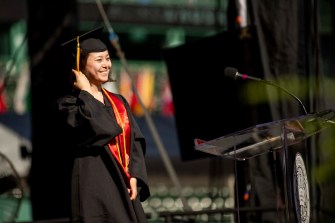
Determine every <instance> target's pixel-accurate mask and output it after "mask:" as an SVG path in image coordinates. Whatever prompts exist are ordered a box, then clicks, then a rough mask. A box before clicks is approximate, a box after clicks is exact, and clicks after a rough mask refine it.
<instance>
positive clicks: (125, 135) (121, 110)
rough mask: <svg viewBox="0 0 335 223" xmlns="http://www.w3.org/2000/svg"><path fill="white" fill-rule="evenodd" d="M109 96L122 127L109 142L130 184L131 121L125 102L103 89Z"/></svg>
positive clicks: (126, 180)
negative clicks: (120, 131) (119, 132)
mask: <svg viewBox="0 0 335 223" xmlns="http://www.w3.org/2000/svg"><path fill="white" fill-rule="evenodd" d="M102 90H103V92H104V93H105V95H106V96H107V98H108V101H109V102H110V103H111V105H112V107H113V111H114V114H115V117H116V120H117V123H118V124H119V125H120V126H121V128H122V133H121V134H120V135H118V136H116V137H115V138H114V140H112V141H111V142H110V143H109V144H108V147H109V150H110V151H111V153H112V154H113V156H114V157H115V159H116V160H117V161H118V163H119V164H120V166H121V168H122V170H123V177H124V180H125V182H126V184H127V185H128V186H129V180H130V174H129V169H128V165H129V157H130V130H131V129H130V123H129V118H128V114H127V110H126V107H125V106H124V104H123V102H122V101H121V100H120V99H119V98H118V97H116V96H115V95H114V94H113V93H111V92H109V91H107V90H106V89H104V88H103V89H102Z"/></svg>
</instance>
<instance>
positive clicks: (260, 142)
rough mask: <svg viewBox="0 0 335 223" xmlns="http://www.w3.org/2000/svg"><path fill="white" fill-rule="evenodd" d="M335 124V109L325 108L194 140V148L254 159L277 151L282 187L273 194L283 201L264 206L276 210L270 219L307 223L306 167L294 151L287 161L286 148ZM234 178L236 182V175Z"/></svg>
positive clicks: (233, 157) (309, 204) (299, 155)
mask: <svg viewBox="0 0 335 223" xmlns="http://www.w3.org/2000/svg"><path fill="white" fill-rule="evenodd" d="M334 126H335V112H334V111H333V110H325V111H322V112H318V113H315V114H307V115H303V116H299V117H295V118H288V119H283V120H278V121H273V122H269V123H264V124H259V125H255V126H252V127H250V128H246V129H243V130H240V131H237V132H234V133H231V134H228V135H225V136H222V137H219V138H216V139H213V140H209V141H205V140H202V139H194V144H195V147H194V148H195V150H198V151H202V152H205V153H209V154H212V155H215V156H220V157H223V158H227V159H233V160H235V161H245V160H249V159H254V158H256V157H257V156H261V155H264V154H266V153H269V152H272V153H275V154H279V156H280V157H279V158H280V169H281V170H280V171H281V179H280V181H281V182H282V184H281V185H282V188H280V190H281V191H279V190H278V191H277V190H276V196H278V197H280V196H281V197H282V203H281V204H279V202H275V203H274V204H273V207H265V208H273V209H274V211H275V212H276V216H277V218H276V219H275V220H274V221H273V222H286V223H289V222H299V223H300V222H303V223H307V222H310V217H311V203H310V191H309V182H308V176H307V171H306V166H305V162H304V158H303V156H302V155H301V153H300V152H295V153H294V155H293V156H292V157H293V159H291V160H290V159H289V155H288V154H289V152H291V151H292V150H291V151H289V149H290V148H291V147H292V146H294V145H296V144H299V143H304V142H305V141H306V140H307V139H308V138H309V137H311V136H313V135H316V134H319V133H320V132H322V131H324V130H325V129H326V128H329V127H334ZM235 174H236V172H235ZM276 177H278V176H276ZM235 179H236V181H237V179H238V176H235ZM236 188H238V187H236ZM235 193H237V194H238V191H237V192H235ZM260 196H261V195H260ZM235 206H236V215H237V222H239V215H240V211H241V208H240V205H239V204H238V202H237V204H236V205H235Z"/></svg>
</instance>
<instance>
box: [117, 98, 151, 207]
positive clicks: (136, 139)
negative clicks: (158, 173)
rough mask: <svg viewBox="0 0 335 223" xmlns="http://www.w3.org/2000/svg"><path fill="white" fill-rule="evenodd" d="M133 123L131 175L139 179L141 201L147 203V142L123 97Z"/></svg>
mask: <svg viewBox="0 0 335 223" xmlns="http://www.w3.org/2000/svg"><path fill="white" fill-rule="evenodd" d="M121 98H122V100H123V102H124V104H125V106H126V109H127V112H128V117H129V120H130V123H131V129H132V136H131V138H132V139H131V140H132V148H131V155H130V165H129V173H130V175H131V176H132V177H135V178H136V179H137V186H138V187H139V195H140V200H141V201H145V200H146V199H147V198H148V197H149V196H150V191H149V186H148V177H147V170H146V163H145V153H146V140H145V137H144V136H143V134H142V132H141V130H140V128H139V126H138V124H137V122H136V119H135V118H134V116H133V115H132V113H131V109H130V107H129V104H128V103H127V101H126V99H125V98H123V97H122V96H121Z"/></svg>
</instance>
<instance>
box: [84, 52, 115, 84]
mask: <svg viewBox="0 0 335 223" xmlns="http://www.w3.org/2000/svg"><path fill="white" fill-rule="evenodd" d="M111 68H112V61H111V59H110V57H109V53H108V50H106V51H103V52H96V53H89V54H88V56H87V60H86V66H85V68H84V72H83V73H84V74H86V76H87V78H88V80H89V81H90V82H91V83H94V84H96V85H99V84H103V83H105V82H107V81H108V75H109V72H110V69H111Z"/></svg>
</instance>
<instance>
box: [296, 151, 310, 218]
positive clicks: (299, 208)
mask: <svg viewBox="0 0 335 223" xmlns="http://www.w3.org/2000/svg"><path fill="white" fill-rule="evenodd" d="M293 195H294V205H295V211H296V216H297V220H298V221H297V222H298V223H309V219H310V211H311V210H310V199H309V186H308V178H307V171H306V167H305V163H304V160H303V158H302V156H301V154H300V153H296V155H295V160H294V166H293Z"/></svg>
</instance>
